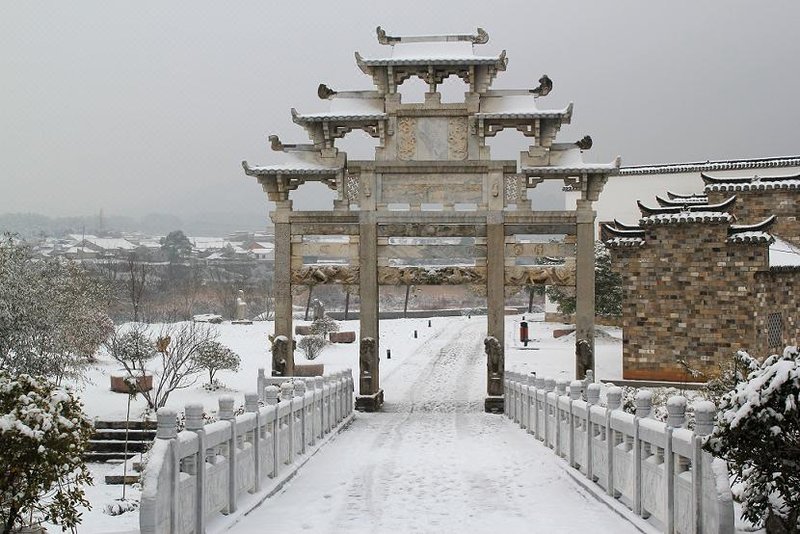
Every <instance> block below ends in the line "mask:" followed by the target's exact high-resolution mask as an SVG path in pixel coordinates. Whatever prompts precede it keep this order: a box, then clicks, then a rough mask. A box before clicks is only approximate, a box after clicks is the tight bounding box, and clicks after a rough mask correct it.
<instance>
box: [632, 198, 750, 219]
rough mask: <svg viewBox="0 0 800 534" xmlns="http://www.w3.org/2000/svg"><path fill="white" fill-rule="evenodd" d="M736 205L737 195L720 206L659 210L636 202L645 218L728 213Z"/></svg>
mask: <svg viewBox="0 0 800 534" xmlns="http://www.w3.org/2000/svg"><path fill="white" fill-rule="evenodd" d="M735 203H736V195H733V196H732V197H730V198H728V199H726V200H723V201H722V202H720V203H718V204H679V205H676V206H662V207H658V208H654V207H649V206H646V205H644V204H643V203H642V201H641V200H637V201H636V205H637V206H639V210H640V211H641V212H642V216H643V217H647V216H650V215H657V214H676V213H681V212H700V211H702V212H727V211H728V210H730V209H731V208H732V207H733V205H734V204H735Z"/></svg>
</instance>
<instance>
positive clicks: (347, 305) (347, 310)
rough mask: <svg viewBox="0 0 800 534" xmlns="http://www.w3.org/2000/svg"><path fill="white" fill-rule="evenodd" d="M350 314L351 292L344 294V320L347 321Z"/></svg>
mask: <svg viewBox="0 0 800 534" xmlns="http://www.w3.org/2000/svg"><path fill="white" fill-rule="evenodd" d="M349 313H350V291H345V293H344V320H345V321H346V320H347V315H348V314H349Z"/></svg>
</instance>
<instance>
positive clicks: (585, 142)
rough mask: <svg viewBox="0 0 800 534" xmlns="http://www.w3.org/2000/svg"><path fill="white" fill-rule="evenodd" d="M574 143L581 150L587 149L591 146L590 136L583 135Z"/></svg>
mask: <svg viewBox="0 0 800 534" xmlns="http://www.w3.org/2000/svg"><path fill="white" fill-rule="evenodd" d="M575 145H576V146H577V147H578V148H580V149H581V150H589V149H590V148H592V136H591V135H584V136H583V139H581V140H580V141H576V142H575Z"/></svg>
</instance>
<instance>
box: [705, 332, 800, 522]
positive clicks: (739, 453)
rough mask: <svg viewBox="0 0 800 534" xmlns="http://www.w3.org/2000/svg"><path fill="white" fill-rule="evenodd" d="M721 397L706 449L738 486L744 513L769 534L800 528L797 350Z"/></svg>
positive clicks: (799, 369) (799, 357)
mask: <svg viewBox="0 0 800 534" xmlns="http://www.w3.org/2000/svg"><path fill="white" fill-rule="evenodd" d="M738 356H739V357H741V358H742V359H743V360H745V361H747V362H749V363H750V367H751V369H754V370H753V371H752V372H751V373H750V374H749V375H748V376H747V380H746V381H744V382H741V383H739V384H738V385H737V386H736V387H735V389H733V390H732V391H730V392H729V393H727V394H725V395H723V396H722V399H721V402H720V411H719V414H718V416H717V427H716V428H715V430H714V433H713V434H712V435H711V436H710V438H709V440H708V441H707V443H706V445H705V447H706V449H707V450H709V451H710V452H711V453H712V454H714V455H716V456H719V457H721V458H723V459H725V460H727V462H728V464H729V466H730V467H731V469H732V472H733V475H734V478H735V479H736V481H737V482H740V485H739V487H740V488H741V489H740V492H739V495H738V497H739V498H740V500H741V502H742V515H743V516H744V517H745V518H746V519H748V520H749V521H752V522H753V523H756V524H765V525H766V526H767V530H768V531H779V530H781V529H786V530H785V531H787V532H796V531H797V530H800V493H798V492H797V488H800V411H798V407H799V406H800V352H799V351H798V349H797V347H787V348H786V350H784V352H783V354H781V355H778V354H775V355H773V356H770V357H769V358H767V359H766V360H764V362H763V363H761V364H760V365H759V364H758V363H757V362H756V361H755V360H754V359H753V358H751V357H750V356H749V355H747V354H746V353H740V354H739V355H738Z"/></svg>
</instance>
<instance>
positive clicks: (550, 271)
mask: <svg viewBox="0 0 800 534" xmlns="http://www.w3.org/2000/svg"><path fill="white" fill-rule="evenodd" d="M505 275H506V285H510V286H526V285H529V284H546V285H551V286H574V285H575V264H574V263H566V264H564V265H535V266H516V267H506V272H505Z"/></svg>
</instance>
